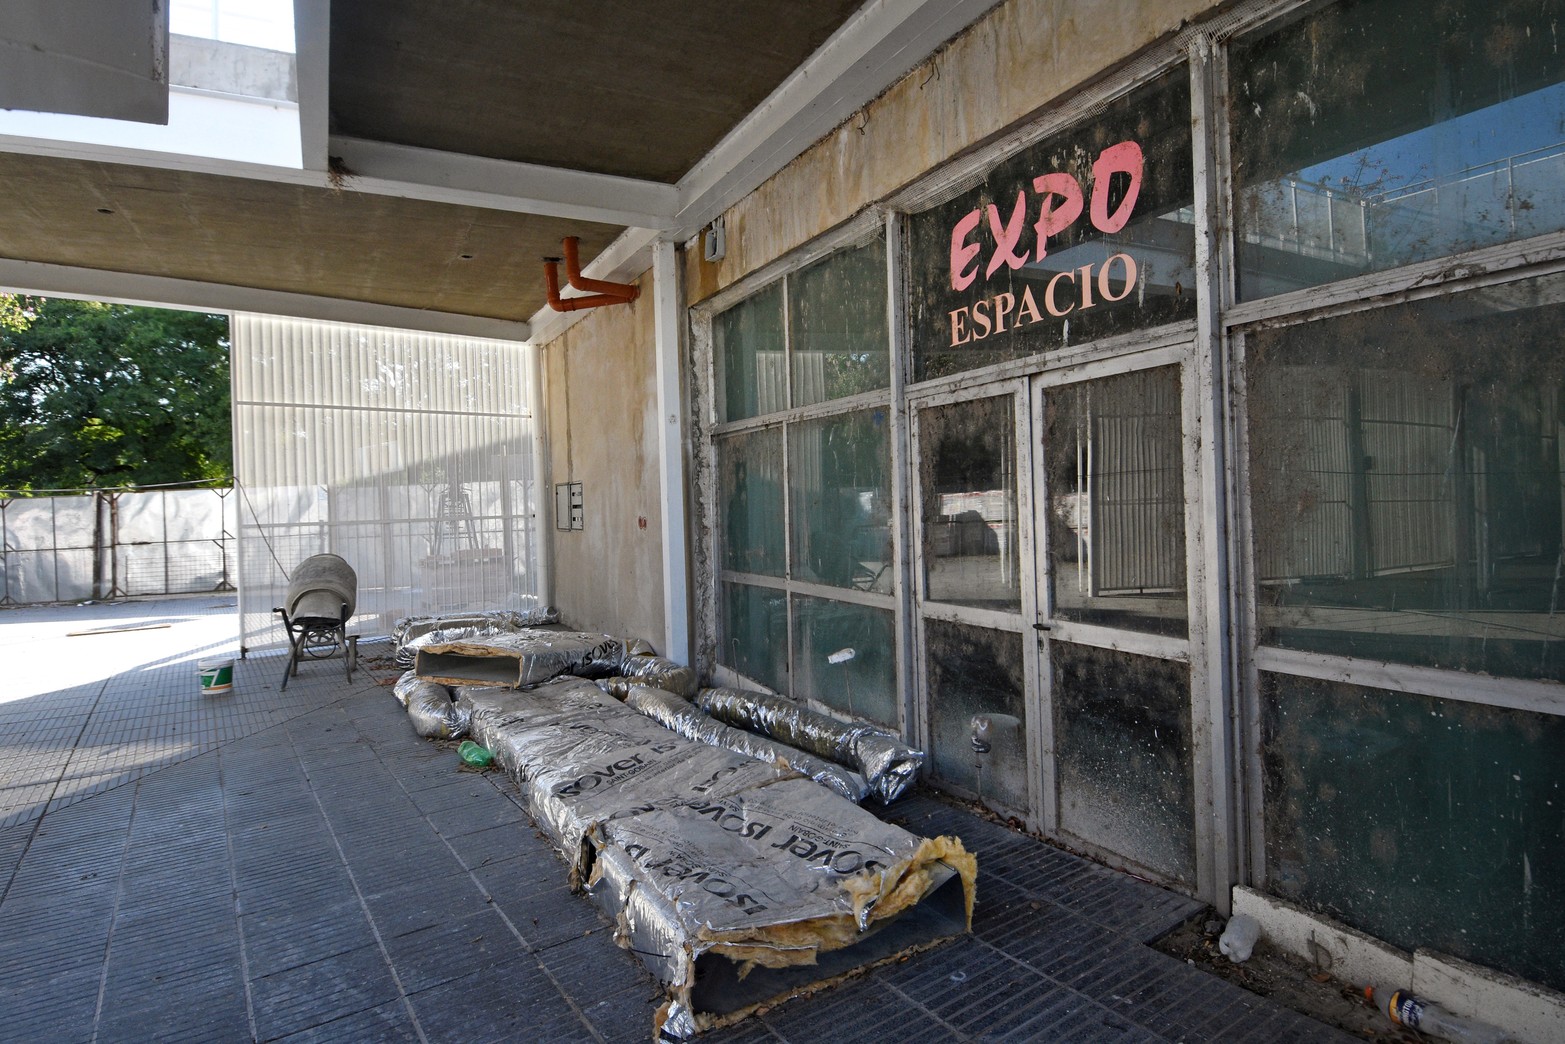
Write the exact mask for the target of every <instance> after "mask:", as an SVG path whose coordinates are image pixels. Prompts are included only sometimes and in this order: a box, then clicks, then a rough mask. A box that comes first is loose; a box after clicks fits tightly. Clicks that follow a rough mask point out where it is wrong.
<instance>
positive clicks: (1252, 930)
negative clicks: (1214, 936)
mask: <svg viewBox="0 0 1565 1044" xmlns="http://www.w3.org/2000/svg"><path fill="white" fill-rule="evenodd" d="M1260 937H1261V924H1260V922H1259V921H1257V920H1256V919H1255V918H1253V917H1251V916H1250V915H1249V914H1234V915H1233V916H1232V917H1230V918H1229V919H1228V927H1226V928H1224V929H1223V936H1222V938H1221V939H1218V940H1217V948H1218V949H1219V950H1221V951H1222V954H1223V956H1224V957H1227V958H1228V959H1229V960H1230V961H1232V962H1233V963H1235V964H1243V963H1244V962H1245V961H1247V960H1249V959H1250V954H1251V952H1252V951H1254V949H1255V942H1256V940H1257V939H1259V938H1260Z"/></svg>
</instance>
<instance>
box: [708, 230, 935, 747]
mask: <svg viewBox="0 0 1565 1044" xmlns="http://www.w3.org/2000/svg"><path fill="white" fill-rule="evenodd" d="M878 237H884V241H885V245H886V285H887V295H886V309H887V333H888V337H887V353H888V369H889V373H888V377H889V380H888V387H886V388H882V389H876V390H874V391H869V392H862V393H859V394H857V395H850V396H844V397H842V398H837V399H827V400H824V401H822V402H815V403H810V404H808V405H803V406H796V405H794V398H795V395H796V390H795V388H794V382H793V351H794V349H793V331H792V328H791V323H790V321H789V319H790V314H789V313H790V309H791V307H792V303H791V301H790V297H791V289H792V286H791V281H792V279H793V277H794V276H795V275H796V274H797V273H798V272H800V271H802V270H803V269H805V268H807V267H809V266H810V265H812V264H814V263H816V262H817V261H820V260H823V259H825V258H826V257H829V256H830V255H832V254H835V253H839V252H842V251H845V250H850V249H855V248H857V247H861V246H866V245H868V244H869V243H870V242H872V241H874V240H875V239H876V238H878ZM901 241H902V230H901V224H900V216H899V215H896V214H892V213H889V212H887V211H885V210H883V209H878V208H871V209H870V210H868V211H866V212H864V213H863V214H861V215H859V216H858V217H857V218H855V219H854V220H852V221H850V222H848V223H846V224H844V225H843V226H842V227H840V228H839V229H837V230H836V231H835V232H833V233H830V234H828V235H826V236H823V237H820V238H819V239H817V240H815V241H812V242H811V243H810V244H809V245H808V246H806V247H805V248H802V249H800V250H796V251H793V252H791V253H790V254H788V255H786V256H785V257H783V258H780V259H778V260H776V261H774V262H772V263H771V264H769V265H766V266H764V267H763V268H761V269H758V270H757V271H756V272H754V273H751V275H750V276H748V277H746V278H745V279H743V280H741V281H739V282H737V283H735V284H734V285H733V286H730V287H728V288H727V289H725V290H724V291H722V292H720V293H718V294H715V295H713V296H712V297H711V298H709V299H707V300H706V301H704V302H702V303H701V304H699V305H696V306H694V307H692V308H691V309H690V317H689V321H690V327H691V347H692V358H693V360H694V363H695V365H694V366H693V367H692V369H693V371H694V372H693V376H692V383H693V384H694V385H697V387H695V388H693V389H692V394H691V402H692V414H693V418H694V423H693V424H692V436H693V439H692V441H693V443H694V449H693V454H692V456H693V458H694V474H695V477H696V487H697V504H698V512H697V513H698V515H699V517H700V522H701V525H700V527H699V534H700V535H699V536H698V538H697V539H696V540H695V541H694V549H695V551H696V560H697V565H696V574H697V579H696V583H695V584H694V585H693V586H692V592H693V596H694V597H695V598H696V601H697V604H696V606H695V607H694V608H695V617H696V621H697V622H696V628H697V634H696V641H695V643H694V644H695V647H696V651H695V656H694V658H695V659H696V660H697V666H698V669H705V670H706V671H707V672H708V673H710V674H711V675H712V676H713V677H714V678H716V679H717V680H719V681H720V682H722V683H724V684H729V685H748V686H753V687H758V688H766V686H764V685H762V684H761V683H760V682H757V681H756V680H754V679H751V678H748V677H746V676H745V675H743V674H740V673H739V672H738V671H737V670H735V669H733V668H732V667H729V666H728V665H726V664H723V663H722V662H721V661H722V658H723V657H722V640H723V639H722V635H721V630H722V620H721V616H720V612H719V607H720V605H721V600H722V585H723V584H725V583H740V584H746V585H749V586H753V587H761V588H767V589H770V590H774V591H781V592H782V593H783V594H784V595H785V598H786V609H787V642H788V661H789V664H790V670H789V671H788V672H787V673H788V675H789V684H788V686H787V688H788V690H789V693H788V694H789V695H792V696H794V697H795V698H798V699H801V701H802V702H804V703H805V704H806V705H808V706H810V707H812V708H814V709H817V710H820V711H822V712H825V713H828V714H832V715H840V714H841V713H842V712H841V711H839V710H838V709H837V708H835V707H832V706H830V705H829V704H825V703H822V702H820V701H818V700H814V699H809V698H802V697H799V696H798V694H796V693H793V691H792V690H793V685H792V670H791V665H792V661H793V657H794V644H795V641H794V640H795V635H794V600H795V596H799V597H809V598H817V599H825V600H829V601H836V602H842V603H845V604H850V605H860V606H864V607H867V608H873V609H880V610H886V611H889V612H891V613H892V620H893V625H892V633H893V636H894V641H895V643H896V648H895V649H894V650H893V654H892V663H893V669H894V684H895V685H896V686H897V690H898V699H897V700H896V701H895V706H896V717H897V721H896V722H895V725H896V727H897V728H898V729H899V730H900V731H902V732H903V734H904V735H907V734H908V733H909V729H910V728H911V727H912V723H913V714H914V707H913V701H912V700H911V699H910V698H909V696H908V678H909V673H908V671H909V668H908V641H907V637H906V631H907V621H906V617H907V613H906V611H905V607H904V605H903V600H902V591H903V589H904V587H903V585H904V581H905V576H904V574H905V568H904V566H903V563H902V558H903V555H904V554H905V546H906V541H905V538H904V535H903V530H904V528H905V524H906V512H905V496H906V494H905V489H904V488H903V486H904V482H903V480H902V479H901V478H900V474H901V470H900V465H901V454H902V452H903V450H902V446H903V444H904V442H905V435H904V431H903V427H904V424H905V419H904V411H903V408H902V407H901V405H900V404H899V402H898V398H899V395H900V389H901V387H902V385H903V383H904V381H903V379H902V378H903V374H904V353H903V351H902V346H903V344H904V343H905V337H904V336H903V325H904V323H905V320H904V316H903V311H902V308H903V305H902V299H903V297H904V296H905V295H904V294H903V293H902V292H901V287H902V281H903V278H904V277H903V274H902V273H903V265H902V261H901V258H900V253H901V251H900V244H901ZM773 285H778V286H779V287H780V297H781V312H782V315H781V319H782V332H783V371H784V382H785V384H786V387H787V406H786V407H785V408H784V409H781V410H775V411H772V412H768V413H763V414H759V415H757V416H754V417H745V418H742V419H739V420H734V421H725V420H721V419H719V413H718V404H719V400H720V397H721V396H722V388H721V385H720V382H719V380H718V377H719V374H718V369H719V366H718V363H719V360H718V359H717V357H716V356H717V353H716V349H715V338H714V337H713V334H712V329H713V325H714V323H715V320H716V317H717V316H718V315H719V314H720V313H722V312H724V311H726V310H727V309H729V308H732V307H734V306H735V305H737V304H739V303H740V302H742V301H744V300H746V299H748V298H749V297H751V296H753V295H755V294H757V293H760V292H761V291H763V290H766V289H769V288H770V287H772V286H773ZM703 392H705V394H704V395H703ZM701 405H704V409H701V408H699V407H700V406H701ZM870 409H884V410H886V411H887V415H888V419H889V421H890V429H889V431H888V432H887V453H888V460H887V467H888V469H889V477H890V483H889V487H890V488H889V491H888V492H889V499H890V502H891V510H892V521H891V541H892V564H893V567H894V568H893V573H892V584H893V587H892V591H891V592H890V593H889V594H882V593H878V592H871V591H859V590H857V589H855V588H852V587H847V588H842V587H834V586H832V585H829V584H821V583H817V582H814V581H809V580H802V579H797V578H795V577H794V575H793V558H794V554H793V504H792V498H793V484H792V481H791V475H792V471H791V461H790V448H789V447H790V442H791V439H790V435H791V432H792V429H793V427H794V426H795V425H798V424H801V423H806V422H810V421H818V420H829V419H832V418H835V417H844V416H848V415H851V414H854V413H860V412H863V411H865V410H870ZM773 427H775V428H777V429H778V430H779V432H780V435H781V438H782V454H783V462H782V467H783V481H782V487H783V488H782V499H783V547H784V552H783V555H784V558H783V561H784V566H783V576H781V577H773V576H761V575H758V574H750V573H742V572H738V571H734V570H728V569H724V568H723V567H722V564H721V563H722V554H723V545H722V536H721V531H722V527H721V526H720V525H719V524H718V523H719V518H720V513H721V504H720V502H719V494H720V490H719V489H718V481H717V479H718V475H717V466H716V464H717V461H716V446H717V442H718V440H719V439H720V438H721V437H723V436H728V435H735V434H743V433H747V432H756V431H762V430H766V429H768V428H773ZM703 560H704V561H705V562H706V563H708V564H707V565H706V566H705V567H704V568H703V566H702V562H703ZM703 573H707V574H709V576H703Z"/></svg>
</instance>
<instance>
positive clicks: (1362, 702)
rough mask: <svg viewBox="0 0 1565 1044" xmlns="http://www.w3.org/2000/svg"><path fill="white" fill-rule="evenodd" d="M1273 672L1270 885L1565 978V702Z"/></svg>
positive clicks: (1557, 980) (1266, 702)
mask: <svg viewBox="0 0 1565 1044" xmlns="http://www.w3.org/2000/svg"><path fill="white" fill-rule="evenodd" d="M1261 683H1262V698H1263V718H1264V721H1263V730H1264V732H1263V740H1262V748H1261V756H1262V764H1263V766H1264V793H1265V829H1266V876H1267V887H1268V888H1269V889H1270V890H1272V891H1274V892H1276V893H1277V894H1279V895H1281V896H1283V897H1285V898H1288V899H1291V900H1293V901H1294V902H1297V903H1301V904H1303V905H1305V906H1308V907H1312V908H1314V909H1316V910H1318V911H1320V912H1322V913H1325V914H1327V915H1329V916H1331V917H1334V918H1336V919H1338V920H1341V921H1344V922H1346V923H1348V924H1350V925H1353V926H1354V927H1356V928H1359V929H1362V930H1363V931H1366V932H1369V933H1370V934H1372V935H1375V936H1377V937H1379V938H1381V939H1385V940H1386V941H1387V942H1390V943H1392V944H1393V945H1396V946H1402V947H1405V948H1407V949H1412V948H1413V947H1415V946H1427V947H1430V948H1432V949H1435V950H1440V951H1442V952H1445V953H1449V954H1454V955H1456V956H1457V957H1462V958H1465V959H1467V960H1470V961H1476V962H1478V963H1479V964H1486V965H1489V966H1491V967H1495V968H1500V969H1502V970H1504V971H1507V972H1511V973H1512V974H1515V975H1519V976H1522V977H1523V978H1527V979H1531V980H1533V981H1535V982H1541V983H1544V984H1545V985H1548V986H1552V987H1554V988H1555V989H1565V963H1562V961H1561V959H1560V955H1561V954H1565V877H1562V876H1561V875H1560V874H1559V873H1557V872H1556V870H1557V868H1558V867H1561V866H1565V834H1562V833H1561V830H1560V817H1561V814H1562V810H1565V758H1562V757H1561V756H1560V755H1561V752H1562V751H1565V718H1559V717H1555V716H1550V715H1544V714H1530V713H1527V712H1525V711H1515V710H1502V709H1499V708H1495V707H1482V706H1478V705H1475V704H1466V703H1457V702H1454V701H1449V700H1438V699H1432V698H1430V697H1427V696H1413V695H1408V694H1406V693H1399V692H1390V691H1387V690H1384V689H1370V688H1364V687H1361V686H1357V685H1347V684H1342V683H1334V682H1323V681H1313V680H1308V679H1303V678H1291V677H1287V676H1284V675H1271V674H1263V675H1262V681H1261Z"/></svg>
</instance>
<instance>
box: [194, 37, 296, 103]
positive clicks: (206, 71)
mask: <svg viewBox="0 0 1565 1044" xmlns="http://www.w3.org/2000/svg"><path fill="white" fill-rule="evenodd" d="M168 61H169V85H170V86H171V87H191V88H194V89H195V90H198V91H212V92H214V93H217V94H232V95H236V96H238V97H240V98H265V99H266V100H268V101H284V102H297V101H298V100H299V93H298V91H297V90H295V89H294V78H295V73H294V56H293V55H291V54H287V53H285V52H283V51H269V50H266V49H265V48H262V47H247V46H245V45H244V44H236V43H225V42H224V41H222V40H204V39H202V38H201V37H199V36H170V37H169V44H168Z"/></svg>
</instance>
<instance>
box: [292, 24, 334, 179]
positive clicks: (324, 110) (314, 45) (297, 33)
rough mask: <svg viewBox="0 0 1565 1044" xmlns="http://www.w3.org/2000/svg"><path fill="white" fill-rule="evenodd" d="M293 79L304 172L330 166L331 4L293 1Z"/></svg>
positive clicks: (323, 169) (321, 169) (322, 169)
mask: <svg viewBox="0 0 1565 1044" xmlns="http://www.w3.org/2000/svg"><path fill="white" fill-rule="evenodd" d="M293 40H294V45H293V46H294V78H295V82H296V86H297V90H298V95H299V146H300V154H301V155H302V156H303V157H304V168H305V169H306V170H314V171H323V172H324V171H325V170H326V167H327V164H329V163H330V162H331V160H330V156H329V154H328V152H327V148H326V140H327V138H328V137H329V135H330V133H331V127H330V122H331V75H330V74H331V0H293Z"/></svg>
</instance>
